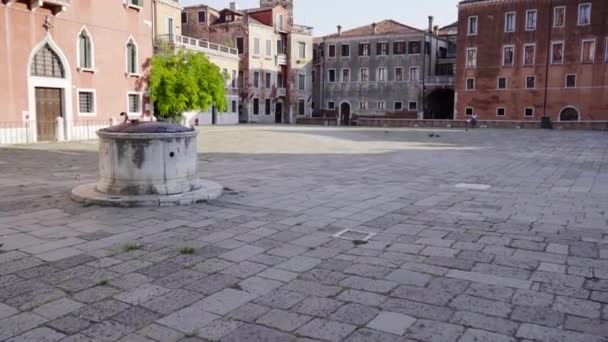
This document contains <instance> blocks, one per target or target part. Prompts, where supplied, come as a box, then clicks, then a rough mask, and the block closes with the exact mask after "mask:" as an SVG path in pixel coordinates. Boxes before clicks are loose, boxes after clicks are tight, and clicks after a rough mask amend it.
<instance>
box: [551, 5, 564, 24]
mask: <svg viewBox="0 0 608 342" xmlns="http://www.w3.org/2000/svg"><path fill="white" fill-rule="evenodd" d="M558 9H562V10H564V20H563V21H562V25H559V26H558V25H557V20H555V18H557V10H558ZM552 26H553V27H554V28H562V27H566V6H555V7H553V25H552Z"/></svg>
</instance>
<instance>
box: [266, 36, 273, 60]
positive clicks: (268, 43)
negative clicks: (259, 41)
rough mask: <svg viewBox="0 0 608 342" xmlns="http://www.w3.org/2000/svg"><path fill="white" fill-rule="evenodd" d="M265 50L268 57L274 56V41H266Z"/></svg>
mask: <svg viewBox="0 0 608 342" xmlns="http://www.w3.org/2000/svg"><path fill="white" fill-rule="evenodd" d="M264 50H265V52H266V57H270V56H272V40H270V39H266V46H265V49H264Z"/></svg>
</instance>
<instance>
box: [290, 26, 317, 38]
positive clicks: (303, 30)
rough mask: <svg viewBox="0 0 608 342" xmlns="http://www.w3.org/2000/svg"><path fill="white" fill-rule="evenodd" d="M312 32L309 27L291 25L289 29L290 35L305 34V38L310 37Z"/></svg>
mask: <svg viewBox="0 0 608 342" xmlns="http://www.w3.org/2000/svg"><path fill="white" fill-rule="evenodd" d="M312 30H313V28H312V27H310V26H302V25H293V26H292V27H291V32H292V33H297V34H305V35H307V36H312Z"/></svg>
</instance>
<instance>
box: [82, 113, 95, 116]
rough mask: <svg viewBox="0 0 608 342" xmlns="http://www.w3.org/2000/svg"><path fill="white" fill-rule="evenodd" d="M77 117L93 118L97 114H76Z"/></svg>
mask: <svg viewBox="0 0 608 342" xmlns="http://www.w3.org/2000/svg"><path fill="white" fill-rule="evenodd" d="M78 116H81V117H94V116H97V113H78Z"/></svg>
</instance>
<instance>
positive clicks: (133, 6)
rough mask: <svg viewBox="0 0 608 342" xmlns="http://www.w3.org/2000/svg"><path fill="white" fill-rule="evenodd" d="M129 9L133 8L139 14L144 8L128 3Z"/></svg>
mask: <svg viewBox="0 0 608 342" xmlns="http://www.w3.org/2000/svg"><path fill="white" fill-rule="evenodd" d="M127 1H128V0H127ZM127 8H132V9H134V10H136V11H137V12H139V11H141V10H142V9H143V7H141V6H138V5H134V4H130V3H128V2H127Z"/></svg>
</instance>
